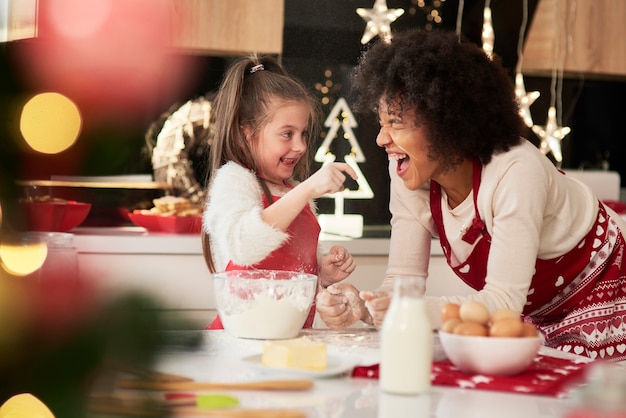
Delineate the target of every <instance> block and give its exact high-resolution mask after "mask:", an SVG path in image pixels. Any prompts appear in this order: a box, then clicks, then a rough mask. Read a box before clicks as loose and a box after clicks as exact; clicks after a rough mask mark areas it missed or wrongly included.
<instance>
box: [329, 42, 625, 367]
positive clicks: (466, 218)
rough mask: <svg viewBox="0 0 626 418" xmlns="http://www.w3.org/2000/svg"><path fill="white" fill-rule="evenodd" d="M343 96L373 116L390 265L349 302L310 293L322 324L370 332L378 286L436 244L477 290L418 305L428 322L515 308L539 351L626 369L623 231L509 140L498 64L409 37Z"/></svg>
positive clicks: (600, 207)
mask: <svg viewBox="0 0 626 418" xmlns="http://www.w3.org/2000/svg"><path fill="white" fill-rule="evenodd" d="M354 88H355V90H356V92H357V95H358V97H357V103H356V104H355V108H356V109H360V110H373V111H374V112H376V113H377V115H378V118H379V121H380V132H379V134H378V137H377V139H376V142H377V144H378V145H379V146H380V147H382V148H384V150H385V151H386V152H387V154H388V156H389V160H390V175H391V198H390V210H391V212H392V220H391V224H392V235H391V247H390V255H389V265H388V269H387V276H386V278H385V280H384V281H383V283H382V284H381V286H380V287H379V288H378V289H375V290H374V291H361V292H360V295H361V298H362V301H361V304H360V305H359V306H356V307H350V306H346V305H342V304H341V303H338V301H339V300H340V298H341V295H337V294H336V293H338V292H334V293H335V294H333V288H334V286H337V285H334V286H331V288H330V289H329V290H330V291H324V292H322V293H320V294H319V295H318V299H317V309H318V312H320V315H321V317H322V319H324V321H325V322H326V323H327V324H328V325H329V326H331V327H334V328H340V327H344V326H347V325H350V324H349V323H346V321H345V318H346V317H352V318H354V317H357V318H361V319H362V320H364V321H365V322H369V323H373V324H380V323H381V322H382V319H383V318H384V315H385V312H386V310H387V307H388V305H389V299H390V296H389V292H390V289H391V285H392V284H391V277H392V276H394V275H423V276H427V274H428V263H429V257H430V244H431V239H432V238H433V237H436V238H439V241H440V243H441V246H442V248H443V252H444V254H445V256H446V258H447V262H448V264H449V266H450V268H451V269H452V270H453V271H454V272H455V273H456V275H457V276H458V277H459V278H460V279H461V280H463V281H464V282H465V283H467V284H468V285H470V286H471V287H473V288H474V289H476V291H477V292H476V293H475V294H472V295H470V296H467V297H455V296H449V297H426V303H427V306H428V308H429V313H430V318H431V322H432V323H433V324H435V325H439V324H440V312H441V308H442V306H443V305H444V304H445V303H448V302H454V303H459V304H460V303H463V302H464V301H466V300H469V299H473V300H477V301H480V302H482V303H483V304H484V305H486V306H487V307H488V309H490V311H492V312H493V311H495V310H496V309H499V308H510V309H514V310H516V311H517V312H519V313H520V315H522V316H523V317H524V319H525V320H526V321H529V322H532V323H533V324H535V325H536V326H537V328H539V329H540V330H541V332H542V333H543V335H544V337H545V342H546V345H548V346H551V347H554V348H558V349H561V350H563V351H571V352H574V353H577V354H583V355H586V356H589V357H591V358H603V359H609V360H613V361H623V360H626V350H625V347H626V278H625V276H626V265H625V264H624V250H625V249H626V246H625V244H624V231H626V224H625V223H624V221H623V220H622V219H621V218H620V217H619V216H618V215H616V214H615V213H614V212H613V211H611V210H610V209H609V208H607V207H606V206H605V205H604V204H602V203H601V202H600V201H599V200H598V199H597V197H596V196H594V194H593V192H592V191H591V190H590V189H589V188H588V187H586V186H585V185H584V184H582V183H580V182H579V181H577V180H575V179H572V178H570V177H568V176H566V175H564V174H563V173H562V172H560V171H559V170H557V168H556V167H555V166H554V165H553V164H552V162H551V161H550V160H549V159H548V158H547V157H546V156H545V155H543V154H542V153H541V152H540V151H539V149H538V148H537V147H536V146H534V145H533V144H531V143H530V142H528V141H527V140H526V139H524V138H521V137H520V135H521V132H522V126H523V125H522V121H521V118H520V116H519V106H518V103H517V101H516V97H515V93H514V86H513V83H512V80H511V78H510V77H509V75H508V74H507V73H506V71H505V70H504V69H503V67H502V66H501V65H500V63H499V62H498V61H497V59H493V60H492V59H490V58H489V57H487V55H486V54H485V53H484V52H483V50H482V49H481V48H479V47H478V46H477V45H475V44H473V43H470V42H467V41H464V40H459V38H458V37H457V35H456V34H454V33H448V32H437V31H433V32H425V31H421V30H413V31H409V32H406V33H402V34H396V35H395V37H394V39H393V40H392V41H391V43H389V44H387V43H383V42H380V43H378V44H376V45H374V46H373V47H372V48H371V49H370V50H369V51H368V52H366V53H365V55H364V57H363V58H362V60H361V62H360V64H359V65H358V67H357V68H356V70H355V74H354ZM428 280H437V278H436V277H431V278H429V279H428ZM342 286H343V287H342V291H349V292H352V293H353V292H354V291H355V289H353V288H350V286H348V285H346V284H345V283H342ZM427 286H428V281H427ZM349 310H351V311H352V312H348V311H349ZM354 310H356V311H357V312H354Z"/></svg>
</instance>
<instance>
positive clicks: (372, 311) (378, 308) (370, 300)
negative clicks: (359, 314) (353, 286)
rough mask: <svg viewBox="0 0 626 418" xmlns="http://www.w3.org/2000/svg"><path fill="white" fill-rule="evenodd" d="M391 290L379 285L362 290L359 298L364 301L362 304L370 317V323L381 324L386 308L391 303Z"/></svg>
mask: <svg viewBox="0 0 626 418" xmlns="http://www.w3.org/2000/svg"><path fill="white" fill-rule="evenodd" d="M391 295H392V290H391V289H389V288H387V287H383V286H381V287H379V288H378V289H377V290H374V291H365V290H362V291H361V293H360V294H359V296H360V298H361V299H362V300H364V301H365V303H364V306H365V308H366V309H367V312H368V314H369V316H370V318H371V321H372V324H373V325H375V326H377V327H379V326H381V325H382V324H383V320H384V319H385V314H386V313H387V309H389V304H390V303H391Z"/></svg>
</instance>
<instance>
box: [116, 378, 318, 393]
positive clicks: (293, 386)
mask: <svg viewBox="0 0 626 418" xmlns="http://www.w3.org/2000/svg"><path fill="white" fill-rule="evenodd" d="M117 386H118V387H120V388H124V389H145V390H165V391H186V390H189V391H194V390H308V389H311V388H312V387H313V381H312V380H261V381H256V382H241V383H209V382H171V381H170V382H167V381H161V382H159V381H147V380H137V379H121V380H118V381H117Z"/></svg>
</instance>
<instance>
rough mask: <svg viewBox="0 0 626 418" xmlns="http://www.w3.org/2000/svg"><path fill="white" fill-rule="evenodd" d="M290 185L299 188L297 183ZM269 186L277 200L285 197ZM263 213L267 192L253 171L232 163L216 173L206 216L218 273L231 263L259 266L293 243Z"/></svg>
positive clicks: (206, 226)
mask: <svg viewBox="0 0 626 418" xmlns="http://www.w3.org/2000/svg"><path fill="white" fill-rule="evenodd" d="M290 184H291V185H292V186H295V185H296V184H297V182H295V181H290ZM269 186H270V192H271V193H272V195H273V196H281V195H283V194H284V193H285V190H278V189H276V188H274V187H272V185H269ZM310 208H311V210H312V211H313V213H315V210H316V208H315V205H314V202H310ZM263 209H264V207H263V189H262V188H261V185H260V183H259V180H258V179H257V177H256V175H255V174H254V173H253V172H252V171H251V170H248V169H246V168H244V167H242V166H241V165H239V164H237V163H234V162H232V161H231V162H228V163H226V164H224V165H223V166H222V167H220V168H219V169H218V170H217V171H216V173H215V175H214V176H213V178H212V179H211V183H210V186H209V191H208V203H207V206H206V209H205V211H204V215H203V228H204V230H205V232H207V233H208V235H209V237H210V240H211V251H212V253H213V261H214V262H215V268H216V271H222V270H224V269H225V268H226V266H227V265H228V262H229V261H232V262H233V263H235V264H237V265H240V266H252V265H254V264H257V263H259V262H261V261H263V260H264V259H265V258H266V257H267V256H269V255H270V253H271V252H272V251H274V250H275V249H277V248H279V247H280V246H281V245H283V243H285V241H287V240H288V239H289V234H288V233H287V232H285V231H282V230H280V229H278V228H275V227H273V226H272V225H269V224H268V223H266V222H265V221H264V220H263V219H262V217H261V212H262V211H263ZM317 257H318V259H319V257H320V252H319V248H318V254H317Z"/></svg>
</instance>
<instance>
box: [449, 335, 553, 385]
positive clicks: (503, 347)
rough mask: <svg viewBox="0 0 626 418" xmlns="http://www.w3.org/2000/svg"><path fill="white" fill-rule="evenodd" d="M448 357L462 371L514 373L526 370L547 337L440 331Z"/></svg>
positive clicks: (492, 373) (501, 374)
mask: <svg viewBox="0 0 626 418" xmlns="http://www.w3.org/2000/svg"><path fill="white" fill-rule="evenodd" d="M439 339H440V341H441V346H442V347H443V351H444V352H445V353H446V356H447V357H448V359H449V360H450V362H451V363H452V364H454V365H455V366H456V367H457V368H458V369H459V370H461V371H463V372H465V373H471V374H485V375H494V376H511V375H514V374H518V373H521V372H523V371H524V370H526V369H527V368H528V367H529V366H530V365H531V364H532V363H533V361H534V359H535V357H536V356H537V353H538V352H539V348H540V347H541V344H542V343H543V336H541V335H538V336H537V337H519V338H500V337H477V336H470V335H455V334H450V333H447V332H442V331H439Z"/></svg>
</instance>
